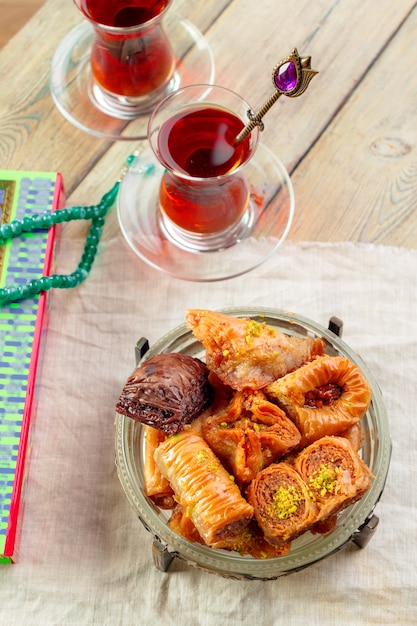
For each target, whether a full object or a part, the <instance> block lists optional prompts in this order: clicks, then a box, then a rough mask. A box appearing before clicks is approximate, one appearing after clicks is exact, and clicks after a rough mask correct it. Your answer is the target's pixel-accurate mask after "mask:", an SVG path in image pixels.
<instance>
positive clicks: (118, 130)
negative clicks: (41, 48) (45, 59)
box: [49, 12, 214, 141]
mask: <svg viewBox="0 0 417 626" xmlns="http://www.w3.org/2000/svg"><path fill="white" fill-rule="evenodd" d="M164 30H165V32H166V34H167V36H168V38H169V40H170V42H171V45H172V47H173V49H174V52H175V56H176V59H177V62H176V67H175V71H174V75H173V78H172V79H171V81H170V84H169V86H168V88H167V91H166V93H164V95H167V94H168V93H169V92H171V91H174V90H176V89H178V88H179V87H184V86H185V85H191V84H195V83H200V82H204V83H208V84H211V83H213V81H214V58H213V54H212V52H211V49H210V47H209V45H208V43H207V41H206V39H205V37H204V36H203V35H202V34H201V33H200V31H199V30H198V29H197V28H196V27H195V26H194V25H193V24H192V23H191V22H189V21H188V20H186V19H184V18H183V17H181V16H180V15H179V14H178V13H175V12H173V13H171V14H169V13H168V15H167V16H166V18H165V20H164ZM93 37H94V31H93V28H92V26H91V24H90V23H89V22H88V21H87V20H84V21H82V22H81V23H80V24H78V26H76V27H75V28H73V29H72V30H71V31H70V32H69V33H68V34H67V36H66V37H65V38H64V39H63V40H62V42H61V43H60V44H59V46H58V48H57V49H56V51H55V54H54V56H53V59H52V65H51V73H50V81H49V84H50V90H51V94H52V97H53V99H54V102H55V104H56V106H57V107H58V109H59V110H60V112H61V113H62V115H63V116H64V117H65V118H66V119H67V120H68V121H70V122H71V123H72V124H74V125H75V126H77V127H78V128H81V130H84V131H86V132H87V133H89V134H91V135H95V136H97V137H104V138H107V139H111V140H125V141H132V140H141V139H145V138H146V136H147V125H148V114H142V115H140V116H139V117H137V118H135V119H133V120H129V119H122V118H121V117H120V118H119V117H114V116H112V115H111V114H107V113H106V112H104V110H103V107H102V104H101V102H100V96H99V91H98V90H97V88H96V84H95V82H94V80H93V78H92V73H91V65H90V51H91V44H92V40H93Z"/></svg>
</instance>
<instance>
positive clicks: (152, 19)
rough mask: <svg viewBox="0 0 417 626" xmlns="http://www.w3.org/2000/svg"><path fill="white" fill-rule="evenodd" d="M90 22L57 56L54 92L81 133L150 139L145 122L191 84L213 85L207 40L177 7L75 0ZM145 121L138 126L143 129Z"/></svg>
mask: <svg viewBox="0 0 417 626" xmlns="http://www.w3.org/2000/svg"><path fill="white" fill-rule="evenodd" d="M73 1H74V4H75V5H76V7H77V9H78V10H79V12H80V14H81V15H82V17H83V18H84V21H83V22H82V23H81V24H80V25H79V26H78V27H77V28H76V29H74V31H71V33H70V34H69V35H68V38H66V40H65V41H64V42H62V44H61V45H60V47H59V48H58V50H57V52H56V53H55V56H54V60H53V63H52V71H51V92H52V95H53V97H54V100H55V102H56V103H57V105H58V107H59V108H60V110H61V112H62V113H64V115H65V116H66V117H67V118H68V119H69V120H70V121H72V122H73V123H75V124H76V125H77V126H79V127H81V128H83V129H84V130H87V131H88V132H91V133H93V134H96V135H99V136H107V137H110V138H113V139H114V138H116V139H119V138H122V139H123V138H126V139H134V138H139V139H142V138H145V137H146V125H147V116H148V114H149V113H150V111H151V110H152V109H153V108H154V107H155V105H156V104H157V103H158V102H160V101H161V100H162V99H163V98H164V97H165V96H166V95H167V94H169V93H170V92H172V91H174V90H176V89H177V88H179V87H181V85H184V84H187V83H188V82H189V81H190V80H191V79H192V72H191V75H190V72H189V65H190V64H192V65H193V67H195V71H196V72H197V71H200V72H202V74H203V76H205V79H207V82H209V83H210V82H212V80H213V77H214V64H213V59H212V55H211V52H210V50H209V48H208V47H207V44H206V43H205V40H204V37H202V35H201V34H200V33H199V32H198V31H197V30H196V29H195V28H194V27H193V26H192V25H191V24H190V23H189V22H186V21H184V20H182V18H180V17H179V16H178V15H176V14H175V15H174V14H172V16H171V19H170V20H169V21H168V20H166V19H165V18H166V17H168V16H169V13H170V12H169V7H170V4H171V0H73ZM138 120H139V122H138Z"/></svg>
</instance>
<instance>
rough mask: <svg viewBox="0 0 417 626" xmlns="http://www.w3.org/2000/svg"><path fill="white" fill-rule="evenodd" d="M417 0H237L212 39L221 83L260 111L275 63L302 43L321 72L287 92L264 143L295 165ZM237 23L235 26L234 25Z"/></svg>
mask: <svg viewBox="0 0 417 626" xmlns="http://www.w3.org/2000/svg"><path fill="white" fill-rule="evenodd" d="M415 4H416V3H415V0H399V1H397V2H395V3H394V2H391V1H390V0H368V1H367V2H363V0H347V1H343V2H340V0H323V1H321V2H310V1H308V0H300V1H299V2H291V3H288V2H276V0H262V1H260V2H257V3H256V7H255V5H254V3H253V1H252V0H241V1H240V2H234V3H233V4H232V5H230V7H228V9H227V10H226V11H225V14H224V15H223V16H222V20H220V21H219V22H218V23H217V24H216V25H215V28H213V29H212V30H210V31H209V33H208V38H209V41H210V43H211V46H212V49H213V53H214V55H215V58H216V72H217V80H218V82H219V83H220V84H222V85H224V86H226V87H230V88H231V89H233V90H234V91H237V92H238V93H239V94H240V95H242V96H244V97H245V98H246V99H247V100H248V102H249V103H250V104H251V106H252V107H253V108H259V107H260V106H261V104H263V102H264V101H265V99H266V98H267V97H268V95H269V94H270V93H271V90H272V88H273V87H272V81H271V78H270V77H271V73H272V69H273V67H274V66H275V65H276V64H277V63H278V62H279V61H280V59H281V58H283V57H285V56H286V55H287V54H288V53H289V52H290V51H291V50H292V48H294V47H296V48H297V49H298V52H299V54H300V55H310V56H311V57H312V67H313V69H316V70H318V71H319V72H320V73H319V75H318V76H317V77H315V78H314V79H313V81H312V83H311V85H310V87H309V88H308V90H307V92H306V93H305V94H304V95H302V96H301V97H299V98H295V99H289V98H285V97H282V98H281V99H280V100H279V101H278V103H277V104H276V105H275V106H274V107H273V109H271V111H270V112H269V113H268V114H267V115H266V116H265V127H266V128H265V132H264V135H263V137H262V141H263V142H264V143H265V145H266V146H268V147H270V148H271V149H272V150H274V152H275V153H276V154H277V155H278V156H279V157H280V158H281V160H282V161H283V162H284V164H285V165H286V166H287V167H288V169H289V170H292V169H293V168H294V167H295V165H296V164H297V162H298V161H299V159H301V158H302V157H303V155H304V154H305V152H306V151H307V150H308V149H309V146H310V145H312V144H313V143H314V141H316V140H317V138H318V137H319V136H320V134H321V133H322V132H323V130H324V129H325V128H326V126H327V124H328V123H329V121H330V120H331V119H332V118H333V116H334V115H335V112H337V111H338V109H339V108H340V107H341V106H343V103H344V101H345V100H346V98H347V97H348V95H349V93H350V92H351V90H352V89H354V88H355V86H356V85H357V84H358V82H359V81H360V80H361V79H362V77H363V76H364V75H365V74H366V72H367V71H368V69H369V68H370V67H371V66H372V64H373V62H374V61H375V59H376V58H377V57H378V56H379V54H380V52H381V51H382V50H383V49H384V48H385V46H386V45H387V42H389V40H390V38H391V36H392V34H393V33H395V32H396V30H397V29H398V28H399V27H400V26H401V24H402V22H403V21H404V20H405V19H406V18H407V16H408V14H409V12H410V11H411V9H412V8H413V7H414V6H415ZM231 25H235V27H231Z"/></svg>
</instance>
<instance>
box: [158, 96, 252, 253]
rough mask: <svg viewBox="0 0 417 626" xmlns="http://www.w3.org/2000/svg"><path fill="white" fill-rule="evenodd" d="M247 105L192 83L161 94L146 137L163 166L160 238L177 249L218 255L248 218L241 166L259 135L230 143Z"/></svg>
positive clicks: (246, 187)
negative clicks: (195, 250)
mask: <svg viewBox="0 0 417 626" xmlns="http://www.w3.org/2000/svg"><path fill="white" fill-rule="evenodd" d="M249 109H250V107H249V105H248V103H247V102H245V100H244V99H243V98H241V97H240V96H239V95H237V94H236V93H234V92H233V91H230V90H229V89H226V88H223V87H219V86H216V85H215V86H213V85H192V86H188V87H184V88H183V89H179V90H177V91H175V92H174V93H172V94H170V95H169V96H167V97H166V98H165V99H164V100H163V101H162V102H161V103H160V104H159V105H158V106H157V107H156V109H155V110H154V112H153V113H152V115H151V117H150V120H149V126H148V139H149V143H150V145H151V148H152V150H153V152H154V154H155V156H156V158H157V160H158V162H159V163H160V164H161V165H162V166H163V168H165V171H164V174H163V175H162V178H161V182H160V187H159V208H160V211H161V215H162V226H163V228H164V229H165V231H166V234H167V236H168V237H169V238H170V239H171V240H174V241H175V242H176V243H178V245H181V246H183V247H185V248H194V249H197V250H218V249H220V248H224V247H225V246H227V245H229V244H230V245H232V243H235V241H236V232H237V231H238V230H239V229H244V228H245V227H246V226H247V222H248V220H249V213H250V212H249V211H248V208H249V205H250V202H251V194H250V187H249V183H248V181H247V179H246V177H245V165H246V164H247V163H248V162H249V160H250V159H251V158H252V156H253V155H254V154H255V151H256V148H257V145H258V140H259V129H258V128H255V129H254V130H253V131H252V132H251V133H250V135H249V136H248V137H247V138H246V139H245V140H243V141H241V142H239V143H236V141H235V139H236V137H237V135H238V134H239V132H240V131H241V130H242V128H243V127H244V126H245V123H246V121H247V112H248V110H249Z"/></svg>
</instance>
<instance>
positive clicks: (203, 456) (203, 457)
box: [197, 450, 220, 472]
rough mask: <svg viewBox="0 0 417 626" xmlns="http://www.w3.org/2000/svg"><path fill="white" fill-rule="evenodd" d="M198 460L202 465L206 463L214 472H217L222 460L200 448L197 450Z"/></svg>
mask: <svg viewBox="0 0 417 626" xmlns="http://www.w3.org/2000/svg"><path fill="white" fill-rule="evenodd" d="M197 462H198V463H200V464H201V465H205V466H206V467H207V468H208V469H209V470H211V471H212V472H217V470H218V469H219V466H220V462H219V461H218V460H217V459H216V458H215V457H212V456H211V455H210V454H208V452H207V450H199V451H198V452H197Z"/></svg>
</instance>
